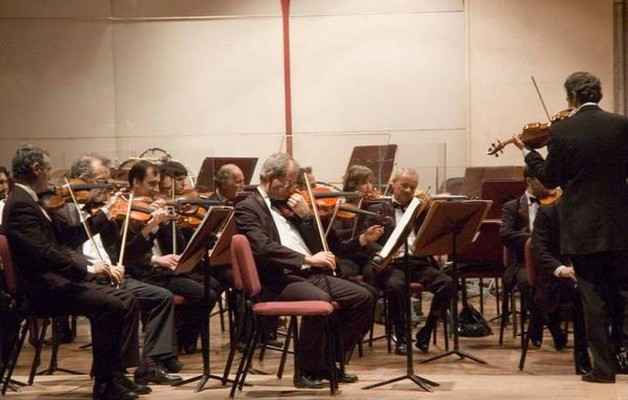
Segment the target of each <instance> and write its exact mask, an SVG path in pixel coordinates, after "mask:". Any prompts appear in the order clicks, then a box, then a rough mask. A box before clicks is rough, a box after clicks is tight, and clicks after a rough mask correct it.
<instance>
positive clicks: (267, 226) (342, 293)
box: [235, 153, 373, 388]
mask: <svg viewBox="0 0 628 400" xmlns="http://www.w3.org/2000/svg"><path fill="white" fill-rule="evenodd" d="M298 170H299V165H298V163H297V162H296V161H295V160H294V159H292V158H291V157H290V156H289V155H288V154H285V153H276V154H273V155H271V156H270V157H269V158H268V159H267V160H266V161H265V162H264V164H263V166H262V169H261V172H260V181H261V183H260V185H259V186H258V187H257V190H256V191H255V192H253V193H252V194H251V195H249V196H248V197H247V198H246V199H244V200H242V201H241V202H239V203H238V204H237V205H236V207H235V218H236V223H237V226H238V229H239V230H240V232H241V233H243V234H244V235H246V236H247V238H248V240H249V242H250V244H251V249H252V251H253V256H254V258H255V261H256V264H257V268H258V272H259V276H260V280H261V283H262V294H261V298H262V299H266V300H267V299H281V300H323V301H329V302H331V301H335V302H337V303H338V305H339V308H338V310H336V311H334V313H333V314H332V318H334V323H333V324H332V326H335V327H336V328H337V329H338V331H339V332H342V335H340V336H341V337H342V340H343V343H342V347H341V348H342V349H344V351H345V355H344V357H345V359H346V356H347V355H348V354H350V353H351V351H352V349H353V347H354V346H355V345H356V344H357V343H358V341H359V340H361V338H362V336H363V334H364V332H365V331H366V328H367V327H366V324H367V322H368V320H369V316H370V314H371V313H372V307H373V303H372V297H371V295H370V293H369V292H368V290H366V289H364V288H362V287H361V286H359V285H356V284H354V283H352V282H349V281H346V280H343V279H340V278H336V277H334V276H330V274H328V273H326V272H328V271H330V270H331V269H333V268H334V267H335V256H334V254H333V253H331V252H325V251H321V248H322V243H321V242H320V237H319V235H318V233H317V232H316V231H315V229H316V227H315V225H314V224H313V221H312V217H311V215H310V210H309V208H308V205H307V203H306V202H305V200H304V198H303V196H301V195H300V194H297V193H293V192H294V189H295V183H296V180H297V175H298ZM286 201H287V207H289V209H290V210H284V208H285V204H284V205H280V204H278V203H286ZM324 332H325V330H324V325H323V323H322V321H321V320H320V318H310V317H304V318H303V320H302V323H301V333H300V335H301V336H300V341H299V347H298V349H296V351H297V362H298V363H299V369H300V370H301V376H296V377H295V379H294V382H295V386H297V387H302V388H303V387H305V388H321V387H323V383H322V379H329V377H330V376H331V371H328V370H326V368H325V351H324V349H325V347H324V346H325V337H326V335H325V334H324ZM357 379H358V378H357V376H355V375H351V374H348V373H345V374H344V375H342V376H341V375H340V374H339V381H340V382H345V383H350V382H355V381H357Z"/></svg>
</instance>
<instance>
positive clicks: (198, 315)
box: [142, 273, 217, 344]
mask: <svg viewBox="0 0 628 400" xmlns="http://www.w3.org/2000/svg"><path fill="white" fill-rule="evenodd" d="M142 280H143V281H144V282H146V283H150V284H152V285H155V286H161V287H163V288H166V289H168V290H169V291H171V292H172V293H174V294H178V295H179V296H183V297H185V300H186V302H185V304H184V305H182V306H181V307H180V310H178V311H179V312H180V313H179V316H180V318H179V324H178V326H177V339H178V341H179V343H180V344H185V343H190V342H195V341H196V340H197V338H198V336H199V335H200V333H201V327H202V326H203V323H204V322H205V318H206V314H207V313H208V312H209V310H211V309H212V308H213V307H214V305H215V304H216V300H217V295H216V292H214V291H210V298H209V304H205V294H204V288H203V284H201V283H199V282H196V281H195V280H194V279H192V278H190V277H188V276H186V275H173V274H166V273H159V274H154V275H149V276H145V277H143V278H142Z"/></svg>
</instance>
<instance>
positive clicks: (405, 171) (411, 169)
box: [392, 168, 419, 181]
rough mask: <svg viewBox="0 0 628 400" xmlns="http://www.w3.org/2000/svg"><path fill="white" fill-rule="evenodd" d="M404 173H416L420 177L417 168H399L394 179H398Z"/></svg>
mask: <svg viewBox="0 0 628 400" xmlns="http://www.w3.org/2000/svg"><path fill="white" fill-rule="evenodd" d="M403 174H409V175H414V176H416V177H417V178H418V177H419V174H418V173H417V172H416V170H415V169H414V168H399V169H397V170H396V171H395V173H394V174H393V176H392V180H393V181H396V180H397V179H399V178H401V175H403Z"/></svg>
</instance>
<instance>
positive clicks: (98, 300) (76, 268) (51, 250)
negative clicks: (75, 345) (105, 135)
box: [2, 145, 139, 400]
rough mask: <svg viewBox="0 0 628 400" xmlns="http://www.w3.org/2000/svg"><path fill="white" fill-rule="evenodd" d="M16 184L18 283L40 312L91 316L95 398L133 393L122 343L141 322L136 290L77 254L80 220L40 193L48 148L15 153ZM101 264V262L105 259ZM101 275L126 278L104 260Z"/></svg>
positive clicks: (13, 216)
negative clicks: (48, 204)
mask: <svg viewBox="0 0 628 400" xmlns="http://www.w3.org/2000/svg"><path fill="white" fill-rule="evenodd" d="M12 167H13V168H12V169H13V176H14V178H15V186H14V188H13V189H12V191H11V193H10V194H9V196H8V198H7V202H6V205H5V209H4V214H3V217H2V218H3V229H4V231H5V233H6V235H7V237H8V239H9V242H10V245H11V251H12V255H13V258H14V261H15V265H16V270H17V273H18V275H19V278H20V289H21V293H22V295H24V296H25V297H26V299H27V300H28V302H29V305H30V306H31V307H32V308H33V309H34V310H35V312H36V313H38V315H65V314H68V313H69V314H78V315H85V316H87V317H88V318H89V321H90V324H91V331H92V343H93V346H92V353H93V369H92V371H93V375H94V379H95V382H94V390H93V398H94V399H95V400H135V399H138V393H137V392H135V391H134V390H133V389H135V384H134V383H133V382H132V381H130V380H129V379H128V378H126V376H125V375H124V368H123V365H122V348H123V343H124V341H125V340H130V339H132V338H130V337H127V336H125V333H128V332H130V331H131V330H132V329H133V328H135V327H136V326H137V324H138V321H139V305H138V303H137V300H136V299H135V297H134V296H133V295H132V294H131V293H130V292H127V291H125V290H122V289H116V288H114V287H113V286H104V285H101V284H98V283H96V282H94V281H93V280H92V278H93V274H91V273H88V269H89V266H90V264H91V263H89V262H88V261H87V260H85V259H84V258H83V257H77V256H78V254H76V253H75V252H74V251H72V250H71V249H70V248H69V247H68V246H67V245H66V243H69V242H71V241H73V240H74V239H78V238H80V237H82V238H83V240H84V238H85V236H86V233H85V231H84V229H83V227H82V226H79V227H72V226H66V225H65V224H63V221H60V220H59V219H58V218H57V217H56V215H54V214H50V213H48V212H47V211H45V210H44V208H43V207H42V206H41V205H40V204H39V203H38V200H39V196H38V195H37V193H42V192H44V191H46V189H47V188H48V185H49V184H50V177H51V174H50V171H51V170H52V165H51V162H50V156H49V155H48V153H47V152H46V151H45V150H44V149H42V148H40V147H37V146H33V145H24V146H22V147H20V148H18V150H17V151H16V153H15V155H14V157H13V160H12ZM106 221H107V215H106V213H105V212H98V213H96V214H95V215H94V217H93V218H90V219H89V222H88V224H89V226H90V228H91V230H92V232H99V231H100V229H101V228H102V227H103V226H104V225H105V224H106ZM101 266H102V265H101ZM94 272H95V273H97V274H99V275H106V276H107V278H109V279H112V280H114V281H117V282H120V281H121V278H122V277H121V276H120V274H119V272H118V271H115V270H112V269H110V268H107V266H103V268H102V269H100V270H94Z"/></svg>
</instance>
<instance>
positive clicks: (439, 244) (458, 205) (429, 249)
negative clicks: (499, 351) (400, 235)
mask: <svg viewBox="0 0 628 400" xmlns="http://www.w3.org/2000/svg"><path fill="white" fill-rule="evenodd" d="M491 204H492V202H491V201H486V200H466V201H442V202H441V201H439V202H435V203H434V204H433V205H432V206H431V207H430V210H429V211H428V213H427V216H426V217H425V221H424V222H423V224H422V225H421V229H420V230H419V233H418V234H417V238H416V240H415V242H414V254H415V255H417V256H428V255H434V254H450V255H451V259H452V268H451V278H452V281H453V285H454V297H453V300H452V314H453V315H452V319H453V326H452V331H453V337H454V346H453V350H450V351H446V352H443V353H441V354H438V355H436V356H434V357H431V358H428V359H426V360H422V361H421V362H420V363H421V364H424V363H428V362H431V361H434V360H438V359H440V358H443V357H447V356H449V355H457V356H458V357H460V359H464V358H468V359H470V360H473V361H475V362H478V363H481V364H486V361H484V360H482V359H480V358H478V357H475V356H473V355H471V354H469V353H467V352H465V351H462V350H460V345H459V336H458V253H459V252H460V250H462V249H464V248H465V247H466V246H468V245H469V244H470V243H471V242H472V241H473V239H474V237H475V235H476V233H477V231H478V229H479V228H480V224H481V223H482V220H483V219H484V217H485V216H486V213H487V212H488V210H489V208H490V206H491Z"/></svg>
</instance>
